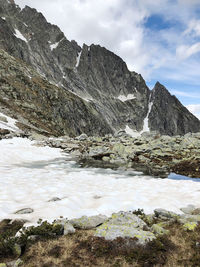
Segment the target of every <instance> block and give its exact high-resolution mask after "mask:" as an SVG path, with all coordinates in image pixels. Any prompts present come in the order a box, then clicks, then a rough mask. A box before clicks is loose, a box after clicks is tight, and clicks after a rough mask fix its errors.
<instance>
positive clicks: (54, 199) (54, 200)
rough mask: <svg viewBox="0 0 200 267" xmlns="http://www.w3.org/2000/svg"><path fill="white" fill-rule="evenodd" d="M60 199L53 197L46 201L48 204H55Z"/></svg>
mask: <svg viewBox="0 0 200 267" xmlns="http://www.w3.org/2000/svg"><path fill="white" fill-rule="evenodd" d="M60 200H61V199H60V198H59V197H53V198H51V199H49V200H48V202H56V201H60Z"/></svg>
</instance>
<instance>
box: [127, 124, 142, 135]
mask: <svg viewBox="0 0 200 267" xmlns="http://www.w3.org/2000/svg"><path fill="white" fill-rule="evenodd" d="M125 132H126V133H127V134H129V135H130V136H132V137H138V136H140V135H141V134H140V132H137V131H134V130H132V129H131V128H130V127H129V126H128V125H126V128H125Z"/></svg>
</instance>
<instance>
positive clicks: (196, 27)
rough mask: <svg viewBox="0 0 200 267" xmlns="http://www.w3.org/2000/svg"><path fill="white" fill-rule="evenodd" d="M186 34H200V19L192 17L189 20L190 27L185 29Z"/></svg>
mask: <svg viewBox="0 0 200 267" xmlns="http://www.w3.org/2000/svg"><path fill="white" fill-rule="evenodd" d="M184 34H185V35H187V34H188V35H189V34H193V35H194V36H200V20H195V19H192V20H191V21H190V22H189V25H188V28H187V29H186V30H185V32H184Z"/></svg>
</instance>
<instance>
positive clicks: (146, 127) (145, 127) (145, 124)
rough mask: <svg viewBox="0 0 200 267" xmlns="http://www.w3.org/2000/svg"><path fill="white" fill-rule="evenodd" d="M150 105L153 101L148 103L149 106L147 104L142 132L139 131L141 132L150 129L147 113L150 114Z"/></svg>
mask: <svg viewBox="0 0 200 267" xmlns="http://www.w3.org/2000/svg"><path fill="white" fill-rule="evenodd" d="M152 106H153V102H150V103H149V106H148V112H147V116H146V118H145V119H144V125H143V130H142V132H141V133H143V132H149V131H150V129H149V119H148V118H149V114H150V112H151V108H152Z"/></svg>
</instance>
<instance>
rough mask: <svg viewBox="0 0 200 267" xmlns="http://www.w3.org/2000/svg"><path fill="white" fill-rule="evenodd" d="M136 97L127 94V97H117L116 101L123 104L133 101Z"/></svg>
mask: <svg viewBox="0 0 200 267" xmlns="http://www.w3.org/2000/svg"><path fill="white" fill-rule="evenodd" d="M135 98H136V97H135V96H134V95H133V94H128V95H127V96H125V95H119V96H118V99H119V100H121V101H122V102H125V101H127V100H132V99H135Z"/></svg>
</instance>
